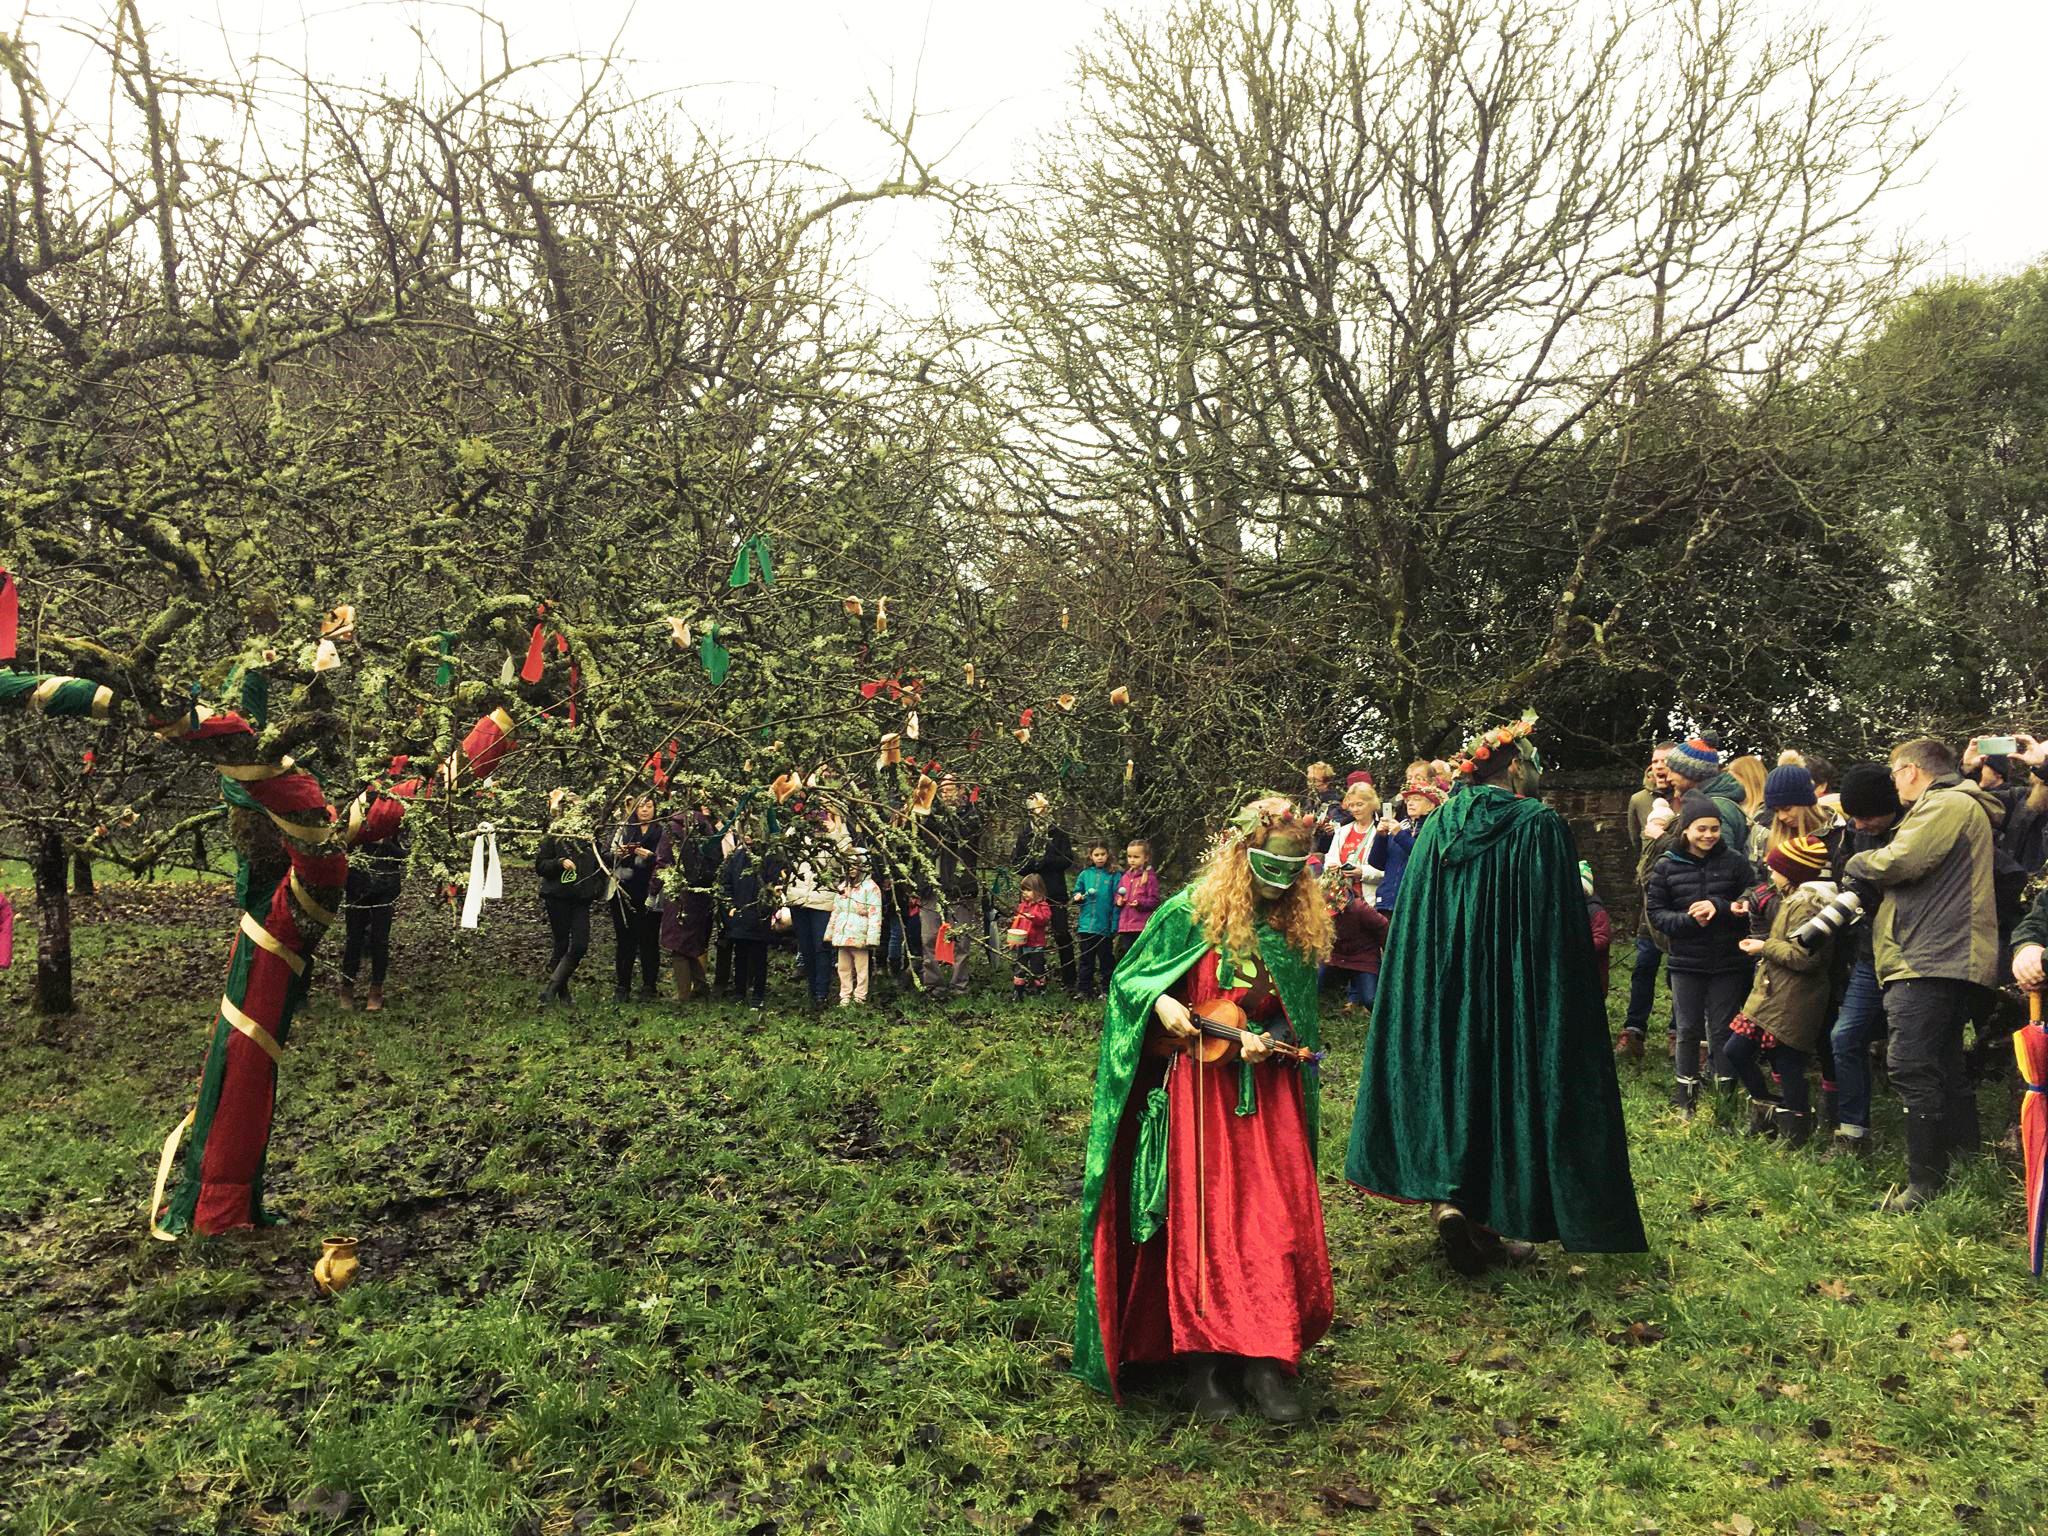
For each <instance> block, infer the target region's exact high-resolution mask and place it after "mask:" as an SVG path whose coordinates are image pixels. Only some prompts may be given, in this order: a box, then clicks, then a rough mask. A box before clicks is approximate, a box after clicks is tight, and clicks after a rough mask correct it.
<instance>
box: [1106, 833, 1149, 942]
mask: <svg viewBox="0 0 2048 1536" xmlns="http://www.w3.org/2000/svg"><path fill="white" fill-rule="evenodd" d="M1158 905H1159V873H1158V871H1157V870H1155V869H1153V867H1152V845H1151V844H1150V843H1148V842H1146V841H1145V840H1144V839H1143V838H1137V839H1135V840H1134V841H1133V842H1132V843H1131V845H1130V847H1128V848H1126V849H1125V850H1124V873H1123V878H1122V879H1121V880H1119V881H1117V883H1116V958H1117V959H1119V960H1121V959H1123V957H1124V956H1125V955H1127V954H1129V953H1130V951H1131V946H1132V945H1133V944H1135V943H1137V942H1138V935H1139V934H1141V933H1143V932H1144V931H1145V924H1146V923H1148V922H1149V921H1151V918H1152V909H1153V908H1154V907H1156V906H1158Z"/></svg>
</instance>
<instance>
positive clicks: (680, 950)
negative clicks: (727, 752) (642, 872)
mask: <svg viewBox="0 0 2048 1536" xmlns="http://www.w3.org/2000/svg"><path fill="white" fill-rule="evenodd" d="M673 864H681V865H682V866H683V878H684V879H685V880H686V881H688V882H689V889H688V890H686V891H684V892H683V893H682V895H680V896H671V897H670V898H669V899H668V901H667V903H666V904H665V905H664V906H663V907H662V909H661V947H662V949H663V950H665V951H666V952H667V953H669V954H671V955H687V956H690V957H692V958H700V957H702V955H703V954H704V952H705V951H706V950H707V949H709V948H710V947H711V895H712V887H713V886H715V885H716V884H717V883H718V823H717V822H715V821H713V820H712V819H711V818H710V817H709V816H703V815H697V814H693V813H690V812H685V811H677V812H676V813H675V814H674V815H672V816H670V817H669V819H668V826H667V827H666V828H665V829H664V830H663V831H662V834H661V847H660V849H659V850H658V851H657V852H656V854H655V856H654V870H655V876H654V878H655V882H656V886H657V888H658V889H662V890H666V889H667V882H666V881H665V880H664V879H663V878H662V871H664V870H666V869H668V868H669V867H670V866H671V865H673Z"/></svg>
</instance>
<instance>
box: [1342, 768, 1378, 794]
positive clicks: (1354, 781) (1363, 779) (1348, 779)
mask: <svg viewBox="0 0 2048 1536" xmlns="http://www.w3.org/2000/svg"><path fill="white" fill-rule="evenodd" d="M1358 784H1363V785H1364V786H1365V787H1366V788H1367V789H1371V788H1372V775H1371V774H1370V773H1368V772H1366V771H1365V769H1363V768H1354V769H1353V770H1352V771H1351V772H1350V773H1347V774H1345V775H1344V787H1345V788H1346V789H1350V788H1352V787H1353V786H1354V785H1358Z"/></svg>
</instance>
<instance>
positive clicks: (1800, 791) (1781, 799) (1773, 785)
mask: <svg viewBox="0 0 2048 1536" xmlns="http://www.w3.org/2000/svg"><path fill="white" fill-rule="evenodd" d="M1819 803H1820V796H1819V795H1818V794H1816V793H1815V792H1814V788H1813V775H1812V774H1810V773H1808V772H1807V771H1806V770H1805V769H1804V768H1802V767H1800V766H1799V765H1798V764H1797V763H1787V764H1786V765H1785V766H1784V767H1782V768H1773V769H1772V770H1771V771H1770V772H1769V773H1767V774H1765V775H1764V809H1765V810H1767V811H1782V810H1784V809H1785V808H1786V807H1787V806H1793V805H1817V804H1819Z"/></svg>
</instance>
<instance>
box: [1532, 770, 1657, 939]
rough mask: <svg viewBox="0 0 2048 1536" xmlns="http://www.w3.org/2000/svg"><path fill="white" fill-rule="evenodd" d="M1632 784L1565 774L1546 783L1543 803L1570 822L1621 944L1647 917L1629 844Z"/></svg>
mask: <svg viewBox="0 0 2048 1536" xmlns="http://www.w3.org/2000/svg"><path fill="white" fill-rule="evenodd" d="M1635 791H1636V786H1635V785H1633V784H1625V785H1616V784H1614V783H1612V782H1611V781H1610V782H1605V783H1603V782H1599V781H1592V780H1589V781H1580V780H1577V779H1576V778H1571V777H1567V776H1565V775H1562V774H1560V775H1556V776H1554V777H1552V778H1547V779H1545V780H1544V783H1543V798H1544V800H1545V802H1547V803H1548V804H1549V805H1551V806H1552V807H1554V808H1555V809H1556V810H1557V812H1558V814H1559V815H1561V816H1563V817H1564V819H1565V820H1566V821H1568V822H1570V823H1571V828H1572V836H1573V837H1575V838H1577V839H1578V843H1579V857H1580V858H1582V859H1585V860H1586V861H1587V862H1588V863H1590V864H1591V865H1592V866H1593V888H1594V889H1595V890H1596V891H1597V892H1599V895H1600V899H1601V900H1602V901H1603V902H1605V903H1606V904H1607V914H1608V916H1609V917H1610V918H1611V919H1612V920H1613V923H1614V937H1615V942H1616V944H1617V945H1618V944H1619V943H1620V942H1621V941H1622V940H1624V939H1633V938H1634V937H1635V933H1636V927H1637V925H1638V923H1639V922H1640V920H1641V918H1642V909H1641V905H1640V903H1638V902H1637V900H1636V856H1635V850H1633V849H1632V848H1630V847H1629V843H1628V802H1629V796H1631V795H1632V794H1634V793H1635Z"/></svg>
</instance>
